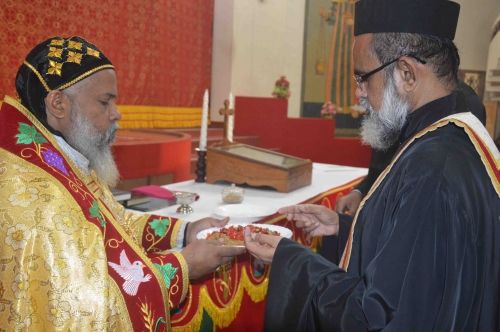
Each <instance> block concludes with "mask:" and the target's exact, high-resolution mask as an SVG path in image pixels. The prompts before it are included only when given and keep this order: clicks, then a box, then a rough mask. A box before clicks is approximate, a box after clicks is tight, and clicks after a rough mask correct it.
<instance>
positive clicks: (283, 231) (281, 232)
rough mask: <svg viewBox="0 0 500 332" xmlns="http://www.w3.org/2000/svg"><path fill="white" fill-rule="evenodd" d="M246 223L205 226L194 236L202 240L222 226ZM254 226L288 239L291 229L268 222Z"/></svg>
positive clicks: (243, 224) (290, 235)
mask: <svg viewBox="0 0 500 332" xmlns="http://www.w3.org/2000/svg"><path fill="white" fill-rule="evenodd" d="M247 225H248V224H245V223H239V224H227V225H226V226H224V227H211V228H207V229H204V230H202V231H200V232H198V234H196V238H197V239H199V240H203V239H206V238H207V236H208V234H210V233H212V232H216V231H219V230H221V229H222V228H228V227H233V226H243V227H245V226H247ZM254 226H256V227H260V228H266V229H268V230H271V231H276V232H278V233H279V235H280V236H282V237H286V238H287V239H290V238H291V237H292V231H291V230H290V229H288V228H286V227H282V226H277V225H268V224H255V225H254Z"/></svg>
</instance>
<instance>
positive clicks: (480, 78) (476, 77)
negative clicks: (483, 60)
mask: <svg viewBox="0 0 500 332" xmlns="http://www.w3.org/2000/svg"><path fill="white" fill-rule="evenodd" d="M458 77H459V78H460V79H461V80H462V81H464V82H465V83H466V84H468V85H469V86H470V87H471V88H472V89H473V90H474V91H476V94H477V95H478V96H479V98H481V100H483V97H484V82H485V77H486V72H485V71H484V70H469V69H460V70H459V71H458Z"/></svg>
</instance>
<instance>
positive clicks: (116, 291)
mask: <svg viewBox="0 0 500 332" xmlns="http://www.w3.org/2000/svg"><path fill="white" fill-rule="evenodd" d="M108 282H109V285H110V287H109V288H110V292H113V293H114V296H115V298H116V301H117V302H119V305H118V310H117V308H115V309H114V310H116V311H117V315H119V316H120V320H121V321H122V322H124V323H125V324H127V331H132V330H133V325H132V320H131V319H130V314H129V312H128V309H127V304H126V302H125V298H124V297H123V293H122V292H121V290H120V286H118V285H117V284H116V281H115V279H113V278H111V276H109V274H108ZM124 312H126V313H127V314H126V315H124V314H123V313H124ZM124 317H125V318H124Z"/></svg>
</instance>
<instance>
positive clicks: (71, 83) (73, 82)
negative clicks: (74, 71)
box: [54, 65, 115, 90]
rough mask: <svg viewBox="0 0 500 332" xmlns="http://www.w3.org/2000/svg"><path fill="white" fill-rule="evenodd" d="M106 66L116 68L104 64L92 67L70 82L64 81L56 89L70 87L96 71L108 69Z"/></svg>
mask: <svg viewBox="0 0 500 332" xmlns="http://www.w3.org/2000/svg"><path fill="white" fill-rule="evenodd" d="M106 68H110V69H114V68H115V67H114V66H113V65H102V66H99V67H96V68H94V69H91V70H89V71H87V72H85V73H83V74H81V75H80V76H78V77H77V78H75V79H73V80H71V81H69V82H68V83H64V84H62V85H60V86H58V87H57V88H55V89H54V90H64V89H66V88H69V87H70V86H72V85H73V84H75V83H77V82H79V81H81V80H83V79H84V78H87V77H88V76H90V75H92V74H94V73H95V72H98V71H99V70H103V69H106Z"/></svg>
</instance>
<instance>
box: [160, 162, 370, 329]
mask: <svg viewBox="0 0 500 332" xmlns="http://www.w3.org/2000/svg"><path fill="white" fill-rule="evenodd" d="M366 173H367V170H366V169H365V168H356V167H348V166H339V165H329V164H318V163H314V164H313V175H312V183H311V185H310V186H307V187H303V188H300V189H297V190H295V191H292V192H290V193H278V192H276V191H274V190H270V189H268V190H265V189H255V188H245V196H244V201H243V202H244V203H248V204H254V205H262V206H265V207H267V208H270V209H273V210H274V211H277V210H278V209H279V208H280V207H283V206H287V205H293V204H298V203H315V204H323V205H326V206H328V207H334V206H335V202H336V200H337V198H339V197H341V196H342V195H344V194H346V193H348V192H349V191H350V190H351V189H352V187H353V186H355V185H356V184H357V183H358V182H359V181H361V179H362V177H363V176H365V175H366ZM228 186H229V184H228V183H221V184H207V183H196V182H194V181H193V180H191V181H184V182H179V183H175V184H169V185H167V186H166V188H168V189H169V190H175V191H188V192H195V193H197V194H198V195H199V196H200V198H199V200H198V201H196V202H194V203H193V204H192V205H191V206H192V208H193V209H194V212H193V213H192V214H189V215H187V216H184V215H179V214H177V213H176V212H175V211H176V209H177V207H178V205H174V206H170V207H167V208H164V209H161V210H157V211H153V212H152V213H154V214H159V215H165V216H173V217H177V218H182V219H184V220H187V221H195V220H198V219H200V218H204V217H208V216H213V211H214V210H215V209H216V208H217V207H218V206H220V205H222V204H223V202H222V198H221V191H222V189H224V188H227V187H228ZM258 223H268V224H276V225H280V226H284V227H288V228H290V229H291V230H292V231H293V239H294V240H296V241H298V242H300V243H302V244H304V245H306V246H308V247H310V248H311V249H313V250H316V249H317V248H318V247H319V246H321V239H320V238H314V239H312V240H308V239H306V238H305V237H304V236H303V234H302V232H301V231H300V230H299V229H297V228H296V227H295V225H294V223H293V222H292V221H289V220H287V219H286V218H285V217H284V216H282V215H279V214H277V213H275V214H273V215H270V216H268V217H265V218H263V219H262V220H259V221H258ZM268 274H269V267H268V266H263V265H261V264H260V263H259V262H256V261H255V259H254V258H253V257H251V256H250V255H249V254H244V255H241V256H238V257H236V258H235V259H234V261H233V262H232V264H231V265H230V266H229V267H226V268H222V269H220V270H219V271H217V272H214V273H213V274H212V275H211V276H209V277H207V278H205V279H204V280H201V281H198V282H194V283H192V285H191V286H190V290H189V293H188V296H187V298H186V300H185V301H184V303H183V304H182V305H181V306H180V307H179V308H176V309H173V310H172V316H171V323H172V327H173V331H239V332H241V331H262V327H263V320H264V308H265V307H264V306H265V297H266V293H267V286H268Z"/></svg>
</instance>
